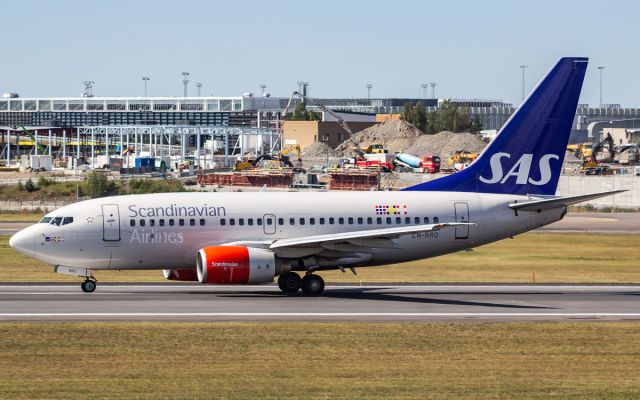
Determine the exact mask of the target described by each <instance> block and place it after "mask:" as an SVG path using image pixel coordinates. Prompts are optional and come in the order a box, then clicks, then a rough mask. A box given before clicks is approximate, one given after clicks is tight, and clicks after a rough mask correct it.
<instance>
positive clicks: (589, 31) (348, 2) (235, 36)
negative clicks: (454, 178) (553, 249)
mask: <svg viewBox="0 0 640 400" xmlns="http://www.w3.org/2000/svg"><path fill="white" fill-rule="evenodd" d="M0 4H2V24H1V25H0V32H2V39H1V40H0V92H2V93H4V92H17V93H19V94H20V96H21V97H71V96H78V95H79V94H80V93H81V92H82V91H83V84H82V82H83V81H85V80H91V81H94V82H95V86H94V93H95V94H96V95H101V96H142V95H143V94H144V84H143V81H142V77H143V76H147V77H149V78H150V81H149V89H148V94H149V95H150V96H151V95H153V96H181V95H182V92H183V86H182V82H181V81H182V78H183V77H182V75H181V73H182V72H184V71H188V72H189V73H190V79H191V83H190V84H189V94H190V95H195V94H196V87H195V83H196V82H201V83H203V88H202V94H203V95H214V96H239V95H241V94H243V93H246V92H253V93H259V92H260V88H259V85H260V84H263V83H264V84H266V85H267V92H269V93H271V94H272V95H273V96H283V97H286V96H289V94H290V93H291V91H292V90H294V89H296V87H297V85H296V82H297V81H300V80H304V81H308V82H309V95H310V96H312V97H325V98H326V97H331V98H334V97H335V98H353V97H366V95H367V89H366V85H367V84H372V85H373V88H372V89H371V94H372V97H374V98H375V97H399V98H418V97H421V96H422V88H421V87H420V84H421V83H426V82H436V83H437V86H436V97H439V98H458V99H462V98H483V99H497V100H502V101H505V102H508V103H513V104H518V103H519V102H520V100H521V92H522V89H521V82H522V81H521V79H522V75H521V74H522V70H521V69H520V65H527V69H526V76H525V86H526V90H527V91H529V90H531V89H532V88H533V87H534V86H535V84H536V83H537V82H538V81H539V80H540V79H541V78H542V77H543V75H544V74H545V72H546V71H547V70H548V69H549V68H550V67H551V66H552V65H553V63H554V62H555V61H556V60H557V59H558V58H559V57H561V56H586V57H589V58H590V63H589V68H588V70H587V76H586V78H585V83H584V87H583V91H582V96H581V100H580V102H581V103H588V104H590V105H593V106H597V105H598V104H599V88H600V83H599V82H600V81H599V71H598V69H597V67H598V66H604V67H605V69H604V70H603V102H604V103H619V104H622V105H623V106H627V107H638V106H640V96H639V93H640V78H639V74H638V71H637V69H638V67H637V66H639V65H640V52H639V51H638V40H637V38H638V35H639V34H638V32H637V15H639V13H640V2H637V1H631V0H629V1H620V0H607V1H605V0H600V1H591V0H582V1H574V0H554V1H549V0H537V1H527V2H524V1H513V0H510V1H493V0H484V1H471V0H469V1H464V0H458V1H442V0H439V1H427V0H424V1H412V0H404V1H397V2H393V1H377V0H370V1H354V0H342V1H334V0H323V1H304V0H297V1H287V0H273V1H258V0H256V1H254V0H244V1H233V0H227V1H224V2H222V1H213V0H210V1H196V0H182V1H165V0H153V1H147V0H144V1H143V0H140V1H137V0H127V1H124V0H109V1H106V0H105V1H92V0H82V1H80V0H77V1H76V0H73V1H72V0H57V1H48V0H41V1H36V0H20V1H15V0H13V1H12V0H4V1H2V2H1V3H0ZM430 94H431V89H429V95H430Z"/></svg>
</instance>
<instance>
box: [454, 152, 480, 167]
mask: <svg viewBox="0 0 640 400" xmlns="http://www.w3.org/2000/svg"><path fill="white" fill-rule="evenodd" d="M476 158H478V154H477V153H473V152H471V151H467V150H458V151H456V152H455V154H454V155H453V156H451V158H449V165H451V166H453V169H454V170H456V171H461V170H463V169H465V168H466V167H468V166H469V164H471V163H472V162H474V161H475V159H476Z"/></svg>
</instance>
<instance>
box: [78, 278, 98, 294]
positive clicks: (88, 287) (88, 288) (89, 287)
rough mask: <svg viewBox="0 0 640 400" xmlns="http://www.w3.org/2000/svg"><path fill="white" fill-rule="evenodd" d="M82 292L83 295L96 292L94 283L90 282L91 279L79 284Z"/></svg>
mask: <svg viewBox="0 0 640 400" xmlns="http://www.w3.org/2000/svg"><path fill="white" fill-rule="evenodd" d="M80 287H81V288H82V291H83V292H85V293H92V292H93V291H94V290H96V281H92V280H91V279H87V280H86V281H84V282H82V283H81V284H80Z"/></svg>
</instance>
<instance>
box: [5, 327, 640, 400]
mask: <svg viewBox="0 0 640 400" xmlns="http://www.w3.org/2000/svg"><path fill="white" fill-rule="evenodd" d="M0 371H2V379H0V398H6V399H33V398H42V399H66V398H110V399H126V398H135V399H176V398H180V399H210V398H215V399H276V398H277V399H280V398H286V399H303V398H304V399H306V398H313V399H317V398H322V399H329V398H331V399H333V398H339V399H352V398H372V399H387V398H403V399H534V400H535V399H549V398H554V399H637V398H638V393H640V376H639V375H638V371H640V325H639V324H638V323H605V322H595V323H592V322H577V323H295V322H294V323H108V322H107V323H3V324H0Z"/></svg>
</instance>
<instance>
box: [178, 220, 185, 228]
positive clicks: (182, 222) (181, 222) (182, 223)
mask: <svg viewBox="0 0 640 400" xmlns="http://www.w3.org/2000/svg"><path fill="white" fill-rule="evenodd" d="M178 225H180V226H184V219H182V218H180V219H179V220H178Z"/></svg>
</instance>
